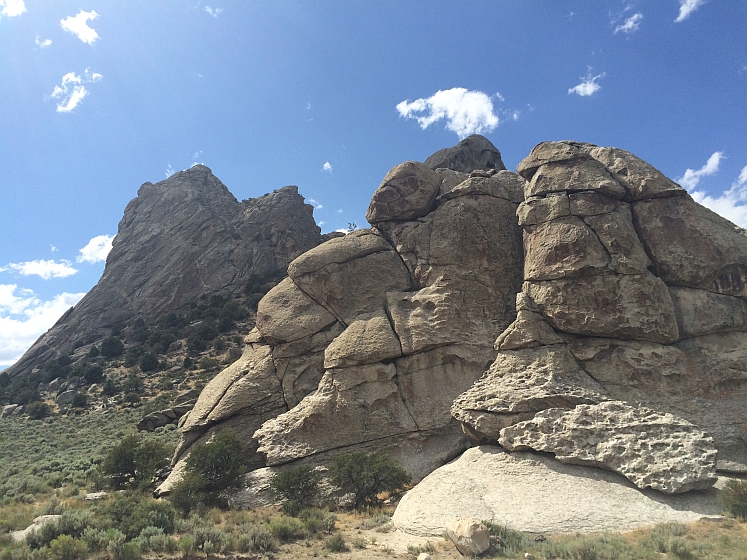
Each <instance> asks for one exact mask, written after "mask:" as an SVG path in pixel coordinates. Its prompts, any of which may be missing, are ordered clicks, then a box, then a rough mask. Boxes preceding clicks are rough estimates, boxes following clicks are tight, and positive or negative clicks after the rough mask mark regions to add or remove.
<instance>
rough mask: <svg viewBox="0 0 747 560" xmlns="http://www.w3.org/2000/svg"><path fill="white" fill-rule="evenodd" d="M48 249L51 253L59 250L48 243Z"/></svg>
mask: <svg viewBox="0 0 747 560" xmlns="http://www.w3.org/2000/svg"><path fill="white" fill-rule="evenodd" d="M49 250H50V251H52V252H53V253H56V252H57V251H59V249H58V248H57V247H55V246H54V245H50V246H49Z"/></svg>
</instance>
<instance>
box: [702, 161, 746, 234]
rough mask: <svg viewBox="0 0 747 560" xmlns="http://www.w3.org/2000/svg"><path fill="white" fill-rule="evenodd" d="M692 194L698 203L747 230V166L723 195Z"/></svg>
mask: <svg viewBox="0 0 747 560" xmlns="http://www.w3.org/2000/svg"><path fill="white" fill-rule="evenodd" d="M690 194H692V197H693V199H695V201H696V202H699V203H700V204H702V205H703V206H705V207H707V208H710V209H711V210H713V211H714V212H716V213H717V214H720V215H722V216H723V217H724V218H726V219H727V220H731V221H732V222H734V223H735V224H737V225H738V226H740V227H743V228H747V165H746V166H744V167H743V168H742V171H741V173H740V174H739V177H738V178H737V180H736V181H735V182H734V183H732V185H731V188H730V189H728V190H726V191H724V192H722V193H721V195H719V196H715V197H714V196H710V195H707V194H705V193H704V192H702V191H694V192H692V193H690Z"/></svg>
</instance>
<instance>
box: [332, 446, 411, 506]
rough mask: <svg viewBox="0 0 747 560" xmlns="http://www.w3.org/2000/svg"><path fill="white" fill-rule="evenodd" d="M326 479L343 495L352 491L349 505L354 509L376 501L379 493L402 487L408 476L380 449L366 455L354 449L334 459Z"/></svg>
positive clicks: (408, 479) (398, 489)
mask: <svg viewBox="0 0 747 560" xmlns="http://www.w3.org/2000/svg"><path fill="white" fill-rule="evenodd" d="M329 479H330V481H331V482H332V483H333V484H335V485H336V486H338V487H339V488H340V489H341V490H342V491H343V492H345V493H346V494H353V496H354V498H353V507H354V508H355V509H358V508H360V507H361V506H371V505H376V504H378V503H379V497H378V496H379V494H381V493H382V492H398V491H401V490H403V489H404V486H405V485H406V484H408V483H409V482H410V475H409V474H407V471H405V469H403V468H402V466H401V465H400V464H399V462H398V461H396V460H395V459H392V458H391V457H390V456H389V455H387V454H386V453H384V452H383V451H377V452H376V453H371V454H370V455H367V454H366V453H363V452H360V451H356V452H353V453H348V454H345V455H341V456H340V457H337V458H336V459H335V461H334V463H333V464H332V466H331V467H330V469H329Z"/></svg>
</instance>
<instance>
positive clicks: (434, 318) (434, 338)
mask: <svg viewBox="0 0 747 560" xmlns="http://www.w3.org/2000/svg"><path fill="white" fill-rule="evenodd" d="M492 295H493V294H491V293H490V292H489V291H488V290H486V287H485V286H484V285H483V284H480V283H478V282H475V281H470V280H468V279H459V280H454V279H450V278H443V277H442V278H439V279H438V280H437V281H436V282H435V283H434V284H432V285H430V286H428V287H425V288H423V289H422V290H418V291H417V292H390V293H388V294H387V311H388V313H389V315H390V316H391V318H392V323H393V325H394V332H395V333H396V334H397V338H399V340H400V343H401V344H402V353H403V354H404V355H408V354H413V353H415V352H421V351H423V350H428V349H430V348H435V347H438V346H444V345H448V344H456V343H469V344H475V345H480V344H484V345H485V346H486V347H490V346H491V345H492V343H493V340H494V339H495V333H496V332H500V329H501V326H502V325H501V324H500V323H498V324H496V323H497V321H496V316H495V315H494V314H492V313H491V311H492V309H491V307H493V306H492V305H489V304H488V305H486V302H485V299H488V298H489V297H491V296H492ZM499 301H500V300H499ZM501 311H503V313H502V314H501V315H503V316H505V315H506V312H505V311H504V310H501ZM498 318H499V319H502V317H498Z"/></svg>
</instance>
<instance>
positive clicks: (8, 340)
mask: <svg viewBox="0 0 747 560" xmlns="http://www.w3.org/2000/svg"><path fill="white" fill-rule="evenodd" d="M84 295H85V294H83V293H79V294H69V293H67V292H65V293H62V294H59V295H56V296H55V297H54V298H52V299H51V300H49V301H42V300H40V299H39V298H38V297H36V295H35V294H34V292H32V291H31V290H24V289H21V290H18V286H17V285H16V284H0V366H9V365H12V364H13V363H15V362H16V361H17V360H18V359H19V358H20V357H21V356H22V355H23V353H24V352H25V351H26V350H27V349H28V348H29V347H30V346H31V345H32V344H33V343H34V342H35V341H36V339H37V338H39V336H41V335H42V334H44V333H45V332H46V331H47V330H49V328H50V327H52V325H54V324H55V323H56V322H57V320H58V319H59V318H60V317H61V316H62V314H63V313H65V311H67V310H68V309H70V307H72V306H73V305H75V304H77V303H78V302H79V301H80V300H81V298H82V297H83V296H84Z"/></svg>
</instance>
